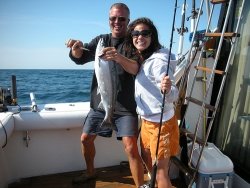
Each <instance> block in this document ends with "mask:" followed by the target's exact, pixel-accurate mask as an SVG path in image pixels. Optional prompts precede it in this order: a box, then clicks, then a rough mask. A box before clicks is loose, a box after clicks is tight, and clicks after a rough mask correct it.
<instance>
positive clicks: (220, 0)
mask: <svg viewBox="0 0 250 188" xmlns="http://www.w3.org/2000/svg"><path fill="white" fill-rule="evenodd" d="M210 2H211V3H212V4H220V3H227V2H228V0H210Z"/></svg>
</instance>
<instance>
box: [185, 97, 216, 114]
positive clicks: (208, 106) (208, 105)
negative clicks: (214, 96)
mask: <svg viewBox="0 0 250 188" xmlns="http://www.w3.org/2000/svg"><path fill="white" fill-rule="evenodd" d="M185 99H186V100H188V101H190V102H192V103H195V104H197V105H199V106H202V104H203V103H202V101H200V100H198V99H195V98H193V97H186V98H185ZM205 108H206V109H208V110H211V111H215V107H214V106H212V105H210V104H206V103H205Z"/></svg>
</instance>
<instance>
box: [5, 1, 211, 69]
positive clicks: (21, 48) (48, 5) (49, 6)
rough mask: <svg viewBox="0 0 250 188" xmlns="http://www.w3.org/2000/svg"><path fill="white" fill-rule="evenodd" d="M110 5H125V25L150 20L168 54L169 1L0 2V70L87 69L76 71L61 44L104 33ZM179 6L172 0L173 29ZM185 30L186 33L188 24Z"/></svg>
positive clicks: (175, 47)
mask: <svg viewBox="0 0 250 188" xmlns="http://www.w3.org/2000/svg"><path fill="white" fill-rule="evenodd" d="M116 2H123V3H125V4H127V5H128V7H129V8H130V12H131V13H130V19H131V20H134V19H136V18H138V17H148V18H150V19H151V20H152V21H153V22H154V24H155V26H156V27H157V29H158V34H159V40H160V42H161V44H162V45H164V46H165V47H167V48H169V46H170V37H171V28H172V22H173V16H174V4H175V1H174V0H157V1H153V0H144V1H141V0H121V1H115V0H21V1H20V0H0V53H1V55H0V69H92V68H93V63H92V62H90V63H87V64H85V65H76V64H75V63H74V62H73V61H71V60H70V58H69V49H68V48H66V46H65V42H66V41H67V40H68V39H70V38H71V39H78V40H81V41H83V42H89V41H91V39H93V38H94V37H96V36H97V35H99V34H104V33H109V32H110V29H109V25H108V13H109V8H110V6H111V5H112V4H113V3H116ZM183 2H184V0H178V8H177V10H176V22H175V28H179V27H180V26H181V18H182V17H181V11H182V4H183ZM191 2H192V0H187V7H186V17H188V16H190V15H191V8H192V4H191ZM196 6H197V8H198V7H199V6H200V0H198V1H197V2H196ZM203 11H204V13H203V15H202V19H201V21H200V23H201V24H200V26H199V27H200V28H198V30H199V29H200V30H201V29H205V27H206V25H205V23H207V14H206V4H205V3H204V6H203ZM185 25H186V27H188V28H190V20H189V21H186V22H185ZM184 38H185V41H184V50H183V53H185V51H187V50H188V48H189V47H190V42H189V40H188V38H189V34H185V36H184ZM178 44H179V35H178V32H177V31H176V30H175V32H174V38H173V44H172V46H173V48H172V52H173V53H177V50H178Z"/></svg>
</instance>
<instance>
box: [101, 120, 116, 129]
mask: <svg viewBox="0 0 250 188" xmlns="http://www.w3.org/2000/svg"><path fill="white" fill-rule="evenodd" d="M100 127H102V128H109V129H113V123H111V122H109V121H103V122H102V124H101V126H100Z"/></svg>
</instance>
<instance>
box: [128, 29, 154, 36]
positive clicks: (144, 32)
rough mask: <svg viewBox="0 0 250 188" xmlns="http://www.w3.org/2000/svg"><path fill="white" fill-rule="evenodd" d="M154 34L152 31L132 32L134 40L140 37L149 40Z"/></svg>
mask: <svg viewBox="0 0 250 188" xmlns="http://www.w3.org/2000/svg"><path fill="white" fill-rule="evenodd" d="M151 34H152V32H151V31H150V30H142V31H136V30H134V31H132V32H131V36H132V37H133V38H134V37H139V36H140V35H141V36H143V37H145V38H148V37H150V36H151Z"/></svg>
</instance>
